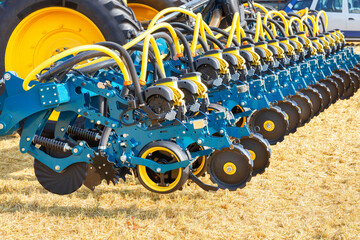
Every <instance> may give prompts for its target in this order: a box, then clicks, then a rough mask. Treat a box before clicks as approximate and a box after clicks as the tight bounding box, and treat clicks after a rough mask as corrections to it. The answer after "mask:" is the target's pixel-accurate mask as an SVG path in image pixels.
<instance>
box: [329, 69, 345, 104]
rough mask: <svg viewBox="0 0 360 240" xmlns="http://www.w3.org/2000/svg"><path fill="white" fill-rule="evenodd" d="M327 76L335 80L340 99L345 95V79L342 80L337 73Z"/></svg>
mask: <svg viewBox="0 0 360 240" xmlns="http://www.w3.org/2000/svg"><path fill="white" fill-rule="evenodd" d="M327 78H328V79H330V80H332V81H334V82H335V83H336V84H337V89H338V96H339V99H340V98H342V96H343V95H344V92H345V84H344V80H342V79H341V78H339V77H338V76H335V75H332V76H329V77H327Z"/></svg>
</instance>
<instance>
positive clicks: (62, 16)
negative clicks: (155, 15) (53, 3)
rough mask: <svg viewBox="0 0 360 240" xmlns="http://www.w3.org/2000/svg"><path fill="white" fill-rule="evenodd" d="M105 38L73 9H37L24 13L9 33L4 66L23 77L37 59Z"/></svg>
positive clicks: (43, 58)
mask: <svg viewBox="0 0 360 240" xmlns="http://www.w3.org/2000/svg"><path fill="white" fill-rule="evenodd" d="M104 40H105V38H104V36H103V35H102V33H101V31H100V30H99V28H98V27H97V26H96V25H95V24H94V23H93V22H92V21H91V20H90V19H89V18H87V17H86V16H85V15H83V14H81V13H79V12H77V11H75V10H72V9H69V8H64V7H48V8H44V9H40V10H38V11H35V12H33V13H32V14H30V15H29V16H27V17H25V18H24V19H23V20H22V21H21V22H20V23H19V24H18V26H17V27H16V28H15V30H14V31H13V33H12V34H11V36H10V38H9V42H8V44H7V47H6V52H5V70H6V71H10V70H11V71H15V72H17V74H18V75H19V76H20V77H21V78H25V77H26V75H27V74H28V73H29V72H30V71H31V70H33V69H34V68H35V67H36V66H38V65H39V64H40V63H42V62H43V61H45V60H46V59H48V58H50V57H51V56H53V55H55V54H57V53H59V52H61V51H64V49H67V48H72V47H76V46H80V45H85V44H92V43H96V42H100V41H104Z"/></svg>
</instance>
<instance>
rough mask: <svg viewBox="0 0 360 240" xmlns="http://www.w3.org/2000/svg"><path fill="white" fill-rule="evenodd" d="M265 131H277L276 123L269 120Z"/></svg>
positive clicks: (265, 123) (265, 124)
mask: <svg viewBox="0 0 360 240" xmlns="http://www.w3.org/2000/svg"><path fill="white" fill-rule="evenodd" d="M264 129H265V130H266V131H268V132H271V131H273V130H274V129H275V123H274V122H273V121H271V120H267V121H265V122H264Z"/></svg>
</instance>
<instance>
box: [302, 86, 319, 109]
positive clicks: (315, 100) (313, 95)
mask: <svg viewBox="0 0 360 240" xmlns="http://www.w3.org/2000/svg"><path fill="white" fill-rule="evenodd" d="M300 92H301V93H303V94H305V95H306V96H308V97H309V98H310V100H311V103H312V105H313V114H314V116H317V115H318V114H319V113H320V112H321V111H322V109H323V101H322V97H321V95H320V93H319V92H318V91H317V90H316V89H314V88H312V87H310V86H309V87H308V88H304V89H301V90H300Z"/></svg>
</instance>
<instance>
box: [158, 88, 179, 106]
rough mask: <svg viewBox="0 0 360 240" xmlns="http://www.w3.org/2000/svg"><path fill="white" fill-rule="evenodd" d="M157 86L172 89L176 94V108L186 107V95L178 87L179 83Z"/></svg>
mask: <svg viewBox="0 0 360 240" xmlns="http://www.w3.org/2000/svg"><path fill="white" fill-rule="evenodd" d="M156 85H164V86H167V87H168V88H170V89H171V91H172V92H173V93H174V105H176V106H181V105H184V97H185V95H184V93H183V92H182V91H181V90H180V88H179V87H178V85H177V82H165V83H157V84H156Z"/></svg>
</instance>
